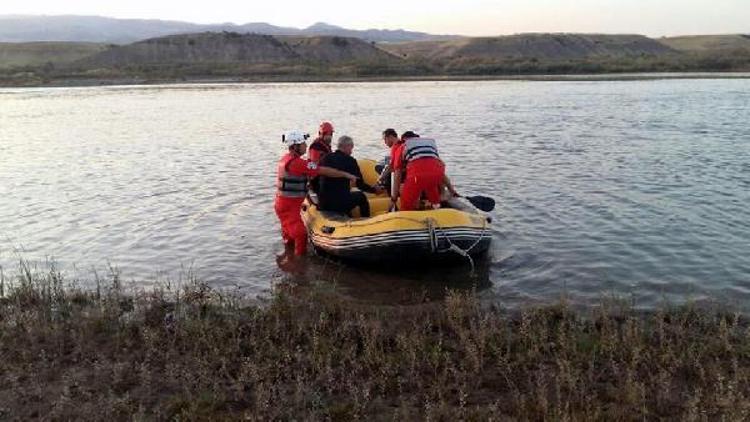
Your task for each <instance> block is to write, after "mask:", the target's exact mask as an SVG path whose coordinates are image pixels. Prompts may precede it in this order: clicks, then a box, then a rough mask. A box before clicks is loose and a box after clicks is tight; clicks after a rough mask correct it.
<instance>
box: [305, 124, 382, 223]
mask: <svg viewBox="0 0 750 422" xmlns="http://www.w3.org/2000/svg"><path fill="white" fill-rule="evenodd" d="M353 150H354V140H353V139H352V138H351V137H349V136H342V137H340V138H339V140H338V145H337V149H336V151H335V152H332V153H331V154H328V155H327V156H326V157H325V158H324V159H323V161H322V162H321V165H323V166H325V167H328V168H333V169H337V170H341V171H344V172H346V173H350V174H353V175H355V176H356V177H357V182H356V184H357V188H359V191H355V192H352V190H351V184H350V183H349V180H346V179H341V178H332V177H327V176H325V175H324V176H323V177H321V178H320V192H319V194H318V199H319V201H320V209H321V210H322V211H332V212H337V213H341V214H347V215H349V216H351V211H352V210H353V209H354V207H359V214H360V216H361V217H369V216H370V204H369V202H367V197H366V196H365V194H364V193H363V192H369V193H380V192H382V190H383V189H382V188H381V187H373V186H370V185H368V184H367V183H365V182H364V179H363V178H362V172H361V171H360V169H359V165H358V164H357V160H355V159H354V158H353V157H352V151H353Z"/></svg>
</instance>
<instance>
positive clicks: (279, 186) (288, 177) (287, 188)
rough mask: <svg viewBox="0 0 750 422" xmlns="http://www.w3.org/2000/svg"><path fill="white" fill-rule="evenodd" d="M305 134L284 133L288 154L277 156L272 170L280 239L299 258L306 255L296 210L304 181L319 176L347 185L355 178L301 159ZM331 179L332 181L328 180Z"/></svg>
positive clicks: (304, 233) (304, 188)
mask: <svg viewBox="0 0 750 422" xmlns="http://www.w3.org/2000/svg"><path fill="white" fill-rule="evenodd" d="M308 137H309V135H306V134H304V133H302V132H301V131H298V130H293V131H290V132H287V133H286V134H284V135H283V136H282V137H281V140H282V142H284V144H285V145H287V146H288V152H287V153H286V154H285V155H284V156H283V157H281V160H279V163H278V165H277V167H276V174H277V181H276V200H275V201H274V210H275V211H276V215H277V216H278V217H279V221H280V222H281V236H282V238H283V240H284V245H285V246H286V247H287V248H292V247H293V248H294V254H295V255H297V256H302V255H304V254H305V253H306V252H307V229H305V225H304V223H303V222H302V217H301V215H300V209H301V207H302V202H303V201H304V200H305V196H306V195H307V182H308V178H310V177H315V176H318V175H323V176H326V177H331V178H334V177H337V178H341V179H340V180H343V181H344V182H345V183H346V184H347V185H348V184H349V180H351V181H356V180H357V176H355V175H353V174H351V173H347V172H345V171H341V170H337V169H334V168H330V167H325V166H319V165H318V164H317V163H315V162H313V161H310V160H306V159H304V158H302V156H303V155H305V152H306V151H307V138H308ZM331 180H334V179H331Z"/></svg>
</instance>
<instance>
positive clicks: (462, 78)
mask: <svg viewBox="0 0 750 422" xmlns="http://www.w3.org/2000/svg"><path fill="white" fill-rule="evenodd" d="M665 79H666V80H680V79H750V72H679V73H675V72H664V73H598V74H561V75H551V74H547V75H545V74H539V75H488V76H475V75H431V76H393V77H388V76H373V77H369V76H368V77H340V78H336V77H319V78H315V77H309V78H306V77H293V76H280V77H257V78H252V77H249V78H243V77H236V78H232V77H229V78H226V77H225V78H180V79H151V80H147V79H136V78H132V79H61V80H53V81H49V82H47V83H23V82H20V83H6V82H5V81H0V89H6V88H7V89H22V88H76V87H96V86H152V85H184V84H195V85H200V84H245V83H357V82H362V83H371V82H466V81H468V82H471V81H528V82H576V81H580V82H588V81H590V82H618V81H651V80H665ZM8 82H9V81H8Z"/></svg>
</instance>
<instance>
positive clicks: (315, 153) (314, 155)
mask: <svg viewBox="0 0 750 422" xmlns="http://www.w3.org/2000/svg"><path fill="white" fill-rule="evenodd" d="M307 158H308V159H309V160H310V161H312V162H314V163H316V164H322V163H321V162H320V161H321V160H320V150H318V149H317V148H315V146H313V145H311V146H310V149H308V150H307Z"/></svg>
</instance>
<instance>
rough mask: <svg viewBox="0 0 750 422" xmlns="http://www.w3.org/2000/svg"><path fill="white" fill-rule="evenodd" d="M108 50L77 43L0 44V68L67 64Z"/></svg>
mask: <svg viewBox="0 0 750 422" xmlns="http://www.w3.org/2000/svg"><path fill="white" fill-rule="evenodd" d="M108 48H109V47H108V46H107V45H106V44H98V43H78V42H32V43H0V68H6V69H7V68H11V67H23V66H44V65H47V63H52V64H53V65H61V64H67V63H72V62H74V61H76V60H80V59H82V58H84V57H87V56H91V55H93V54H96V53H100V52H103V51H106V50H107V49H108Z"/></svg>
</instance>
